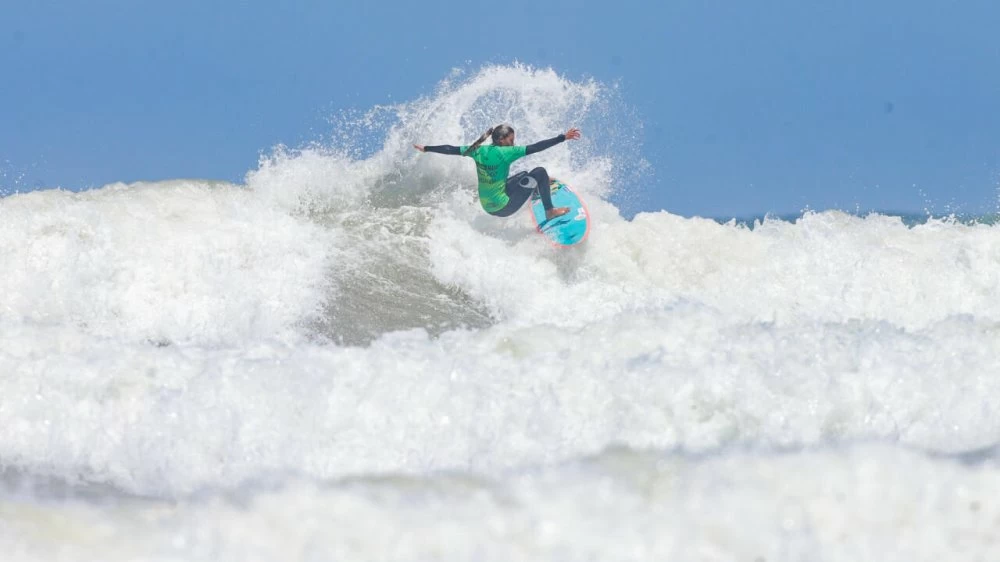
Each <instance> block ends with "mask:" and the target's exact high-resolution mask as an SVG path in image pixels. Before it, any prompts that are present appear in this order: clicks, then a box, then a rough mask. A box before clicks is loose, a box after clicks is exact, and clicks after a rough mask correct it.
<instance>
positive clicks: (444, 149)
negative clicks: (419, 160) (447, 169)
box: [413, 144, 462, 156]
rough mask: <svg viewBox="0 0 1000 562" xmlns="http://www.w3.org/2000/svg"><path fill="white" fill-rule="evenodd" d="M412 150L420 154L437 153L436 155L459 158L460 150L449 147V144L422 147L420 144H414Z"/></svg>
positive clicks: (455, 147)
mask: <svg viewBox="0 0 1000 562" xmlns="http://www.w3.org/2000/svg"><path fill="white" fill-rule="evenodd" d="M413 148H416V149H417V150H419V151H420V152H437V153H438V154H451V155H454V156H461V155H462V149H460V148H459V147H457V146H451V145H450V144H441V145H438V146H424V145H422V144H415V145H413Z"/></svg>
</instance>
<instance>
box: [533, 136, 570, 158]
mask: <svg viewBox="0 0 1000 562" xmlns="http://www.w3.org/2000/svg"><path fill="white" fill-rule="evenodd" d="M564 140H566V135H559V136H558V137H552V138H551V139H547V140H543V141H538V142H536V143H535V144H529V145H528V146H527V147H525V151H524V153H525V155H528V154H534V153H536V152H541V151H543V150H545V149H546V148H552V147H553V146H555V145H557V144H559V143H561V142H562V141H564Z"/></svg>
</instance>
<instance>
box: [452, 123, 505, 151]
mask: <svg viewBox="0 0 1000 562" xmlns="http://www.w3.org/2000/svg"><path fill="white" fill-rule="evenodd" d="M487 137H491V138H492V139H493V144H496V145H500V146H512V145H513V144H514V127H511V126H510V125H497V126H496V127H490V128H489V129H488V130H487V131H486V132H485V133H483V134H482V136H481V137H479V138H478V139H476V142H474V143H472V144H471V145H469V148H467V149H465V152H463V153H462V155H463V156H465V155H469V154H472V153H473V152H475V151H476V149H477V148H479V145H481V144H483V143H484V142H486V138H487Z"/></svg>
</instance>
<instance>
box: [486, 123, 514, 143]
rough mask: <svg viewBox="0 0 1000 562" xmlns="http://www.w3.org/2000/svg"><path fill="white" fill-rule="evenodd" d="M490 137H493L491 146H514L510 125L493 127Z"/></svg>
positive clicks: (512, 131)
mask: <svg viewBox="0 0 1000 562" xmlns="http://www.w3.org/2000/svg"><path fill="white" fill-rule="evenodd" d="M492 131H493V132H492V133H490V136H491V137H493V144H498V145H501V146H512V145H513V144H514V127H511V126H510V125H497V126H496V127H493V129H492Z"/></svg>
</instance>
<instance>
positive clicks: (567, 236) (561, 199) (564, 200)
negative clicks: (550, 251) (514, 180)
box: [531, 180, 590, 246]
mask: <svg viewBox="0 0 1000 562" xmlns="http://www.w3.org/2000/svg"><path fill="white" fill-rule="evenodd" d="M550 187H551V188H552V205H553V206H554V207H569V212H568V213H566V214H565V215H563V216H561V217H556V218H554V219H552V220H546V219H545V208H544V207H543V206H542V199H541V198H540V197H539V196H538V194H537V193H535V194H533V195H532V196H531V216H532V217H534V219H535V225H536V226H537V227H538V231H539V232H541V233H542V234H544V235H545V236H546V237H547V238H548V239H549V240H551V241H552V243H553V244H556V245H557V246H573V245H575V244H579V243H580V242H583V241H584V240H586V239H587V234H588V233H589V232H590V213H588V212H587V206H586V205H584V204H583V200H581V199H580V197H579V196H577V194H576V193H574V192H573V190H572V189H570V188H569V186H568V185H566V184H564V183H563V182H561V181H558V180H552V182H551V186H550Z"/></svg>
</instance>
